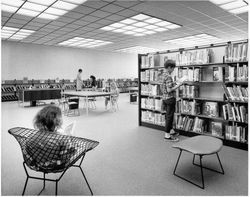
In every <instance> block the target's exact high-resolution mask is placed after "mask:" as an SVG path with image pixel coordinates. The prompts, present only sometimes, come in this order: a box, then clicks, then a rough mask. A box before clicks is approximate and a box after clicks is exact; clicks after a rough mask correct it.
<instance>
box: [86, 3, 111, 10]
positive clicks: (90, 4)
mask: <svg viewBox="0 0 250 197" xmlns="http://www.w3.org/2000/svg"><path fill="white" fill-rule="evenodd" d="M106 5H108V3H107V2H103V1H87V2H85V3H84V6H87V7H91V8H95V9H100V8H101V7H103V6H106Z"/></svg>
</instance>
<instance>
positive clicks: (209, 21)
mask: <svg viewBox="0 0 250 197" xmlns="http://www.w3.org/2000/svg"><path fill="white" fill-rule="evenodd" d="M140 13H143V14H147V15H150V16H153V17H157V18H160V19H165V20H167V21H171V22H174V23H177V24H180V25H182V27H181V28H178V29H174V30H169V31H165V32H160V33H157V34H153V35H146V36H141V37H134V36H131V35H124V34H121V33H115V32H109V31H104V30H101V29H100V28H102V27H104V26H107V25H110V24H112V23H115V22H119V21H121V20H124V19H126V18H129V17H131V16H134V15H137V14H140ZM1 25H2V27H3V26H7V27H15V28H23V29H29V30H34V31H35V33H33V34H31V35H30V36H28V37H27V38H25V39H23V40H20V41H17V42H23V43H34V44H43V45H53V46H58V43H60V42H62V41H65V40H68V39H71V38H73V37H84V38H92V39H98V40H103V41H109V42H113V43H112V44H108V45H105V46H101V47H97V48H95V49H97V50H104V51H115V50H117V49H122V48H127V47H133V46H136V45H140V46H144V47H151V48H157V49H159V50H166V49H169V48H176V46H173V45H170V44H166V43H164V42H163V41H165V40H171V39H175V38H180V37H185V36H190V35H195V34H200V33H206V34H210V35H213V36H216V37H218V38H220V39H221V40H222V41H229V40H241V39H247V38H248V13H243V14H239V15H234V14H231V13H229V12H227V11H225V10H223V9H221V8H219V7H218V6H216V5H215V4H213V3H211V2H209V1H135V0H134V1H112V0H100V1H95V0H94V1H93V0H92V1H90V0H88V1H86V2H85V3H83V4H82V5H80V6H78V7H77V8H75V9H73V10H71V11H69V12H68V13H66V14H65V15H63V16H61V17H59V18H58V19H56V20H47V19H41V18H35V17H29V16H24V15H19V14H16V13H15V14H12V13H8V12H3V11H2V24H1Z"/></svg>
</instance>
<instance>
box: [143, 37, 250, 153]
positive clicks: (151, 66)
mask: <svg viewBox="0 0 250 197" xmlns="http://www.w3.org/2000/svg"><path fill="white" fill-rule="evenodd" d="M247 46H248V41H247V40H245V41H234V42H230V43H227V44H225V43H221V44H214V45H210V46H201V47H199V46H198V47H194V48H187V49H179V50H172V51H171V50H167V51H164V52H159V53H156V54H155V53H154V54H145V55H138V76H139V125H143V126H146V127H150V128H155V129H159V130H164V126H159V125H157V124H155V122H154V121H153V120H154V119H153V118H152V117H154V114H161V115H164V114H163V113H162V112H163V109H162V107H160V105H159V106H157V109H160V108H161V110H159V111H157V110H156V109H155V105H154V102H155V99H157V100H161V99H162V98H163V97H162V92H161V82H162V81H163V74H164V71H165V69H164V67H163V65H164V62H165V61H166V60H167V59H173V60H175V61H176V68H175V69H174V72H173V73H172V78H173V82H176V83H177V84H178V83H183V85H182V86H180V88H179V89H178V91H177V92H176V93H177V94H176V96H177V100H176V113H175V116H174V117H175V118H174V119H175V120H174V122H175V123H174V125H176V126H177V127H176V129H177V130H178V129H179V130H180V131H181V132H180V134H182V135H187V136H192V135H196V134H200V135H212V136H215V137H219V138H221V139H223V143H224V144H225V145H228V146H232V147H235V148H241V149H244V150H247V149H248V147H247V146H246V140H241V139H243V138H244V139H247V137H248V136H247V135H248V132H247V129H248V122H247V119H248V56H247ZM147 58H148V59H147ZM143 61H144V63H143ZM147 61H148V63H147ZM159 82H160V83H159ZM157 100H156V102H158V101H157ZM145 102H146V105H147V106H145ZM158 104H159V103H158ZM158 104H157V105H158ZM142 113H144V114H143V116H145V113H148V114H147V115H148V116H149V119H146V120H145V118H142ZM184 117H185V118H184ZM162 118H163V116H162ZM179 118H182V119H184V121H186V122H184V123H185V124H184V125H181V126H180V125H179V127H178V121H180V120H179ZM190 122H191V123H193V124H194V123H195V122H196V123H195V125H196V126H194V125H191V123H190ZM179 124H180V122H179ZM230 127H232V128H233V129H231V130H232V131H231V130H230V129H229V128H230ZM234 127H236V128H234ZM237 127H238V128H237ZM227 130H229V131H227ZM190 131H191V132H190ZM226 132H231V133H230V135H231V136H230V135H229V134H228V133H226ZM244 132H245V134H244ZM226 135H227V136H226ZM229 136H230V137H229ZM239 136H242V137H239ZM244 136H245V137H244Z"/></svg>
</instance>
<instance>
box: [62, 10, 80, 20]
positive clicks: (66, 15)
mask: <svg viewBox="0 0 250 197" xmlns="http://www.w3.org/2000/svg"><path fill="white" fill-rule="evenodd" d="M64 16H65V17H69V18H73V19H79V18H81V17H82V16H83V14H81V13H78V12H72V11H71V12H68V13H66V14H65V15H64Z"/></svg>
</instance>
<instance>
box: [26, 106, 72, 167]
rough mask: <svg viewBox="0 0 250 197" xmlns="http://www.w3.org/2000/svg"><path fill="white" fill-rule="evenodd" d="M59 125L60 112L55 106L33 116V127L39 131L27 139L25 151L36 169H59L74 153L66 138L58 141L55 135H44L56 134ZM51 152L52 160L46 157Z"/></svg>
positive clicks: (60, 122)
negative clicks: (52, 154)
mask: <svg viewBox="0 0 250 197" xmlns="http://www.w3.org/2000/svg"><path fill="white" fill-rule="evenodd" d="M61 125H62V112H61V109H60V108H59V107H57V106H54V105H49V106H46V107H44V108H43V109H41V110H40V111H39V112H38V113H37V115H36V116H35V118H34V127H35V129H37V130H39V132H37V133H36V134H34V135H33V136H32V137H31V138H30V139H29V141H28V142H27V143H28V145H27V148H26V151H27V153H28V155H29V156H30V157H32V162H31V163H33V164H34V165H35V166H36V167H39V168H45V169H48V168H49V169H61V168H63V167H64V166H65V165H66V164H67V162H69V159H70V157H71V156H72V155H73V154H74V152H75V151H76V150H75V149H74V148H73V147H71V142H70V140H69V139H68V138H65V140H60V141H59V140H58V139H57V138H56V136H57V135H55V136H53V135H52V136H51V135H46V134H48V133H50V134H58V132H57V131H58V129H59V128H60V127H61ZM40 132H42V133H43V134H44V135H42V133H40ZM48 136H49V137H48ZM52 151H53V152H54V153H55V154H54V156H53V158H49V157H46V154H47V153H51V152H52ZM31 165H32V164H31Z"/></svg>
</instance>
